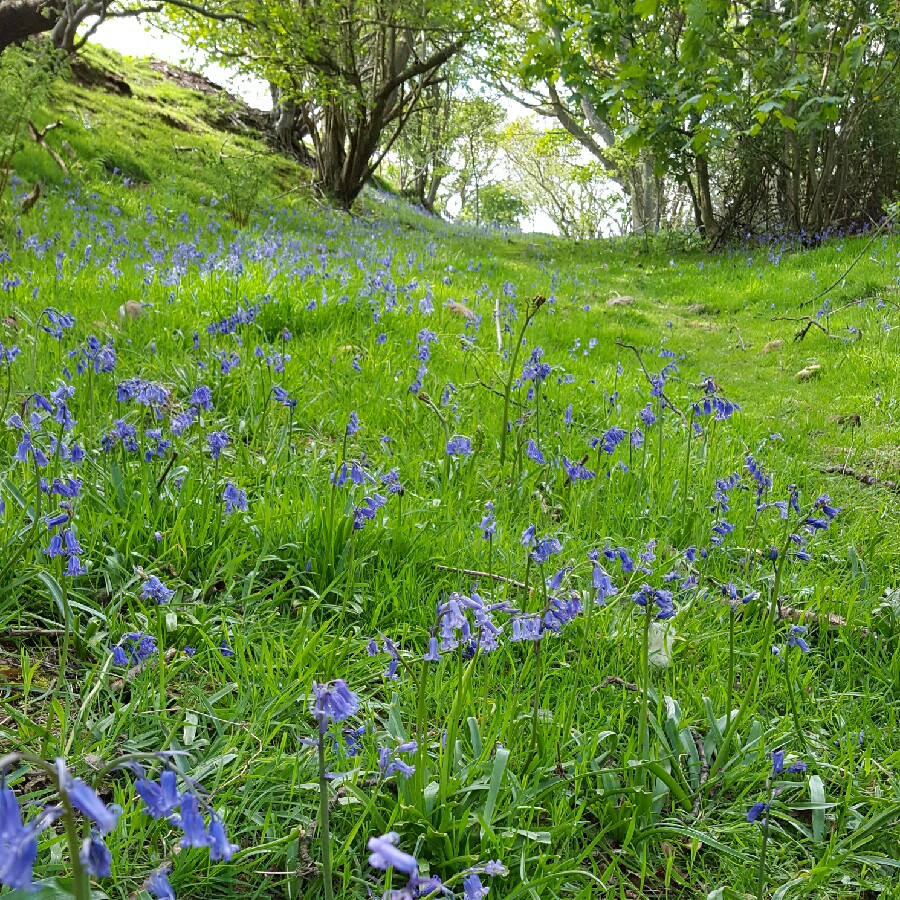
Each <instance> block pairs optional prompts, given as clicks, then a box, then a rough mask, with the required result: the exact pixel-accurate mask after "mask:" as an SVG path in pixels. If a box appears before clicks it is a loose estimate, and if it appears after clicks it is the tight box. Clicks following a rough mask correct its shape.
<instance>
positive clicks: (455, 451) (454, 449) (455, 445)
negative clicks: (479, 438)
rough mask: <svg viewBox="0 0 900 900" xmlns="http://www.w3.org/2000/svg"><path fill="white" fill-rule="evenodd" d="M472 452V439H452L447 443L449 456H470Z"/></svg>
mask: <svg viewBox="0 0 900 900" xmlns="http://www.w3.org/2000/svg"><path fill="white" fill-rule="evenodd" d="M472 452H473V451H472V440H471V438H467V437H452V438H450V440H449V441H447V455H448V456H470V455H471V454H472Z"/></svg>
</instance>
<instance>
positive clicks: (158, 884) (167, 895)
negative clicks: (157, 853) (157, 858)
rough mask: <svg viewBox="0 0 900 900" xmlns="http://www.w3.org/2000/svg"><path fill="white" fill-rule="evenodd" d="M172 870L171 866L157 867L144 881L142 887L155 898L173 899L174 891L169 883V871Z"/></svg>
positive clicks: (159, 899) (161, 899)
mask: <svg viewBox="0 0 900 900" xmlns="http://www.w3.org/2000/svg"><path fill="white" fill-rule="evenodd" d="M171 871H172V867H171V866H164V867H163V868H161V869H157V870H156V871H155V872H154V873H153V874H152V875H151V876H150V877H149V878H148V879H147V881H146V882H145V883H144V888H145V889H146V890H147V893H149V894H150V895H151V896H153V897H156V900H175V891H174V890H173V889H172V885H171V884H169V878H168V875H169V872H171Z"/></svg>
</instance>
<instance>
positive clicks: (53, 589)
mask: <svg viewBox="0 0 900 900" xmlns="http://www.w3.org/2000/svg"><path fill="white" fill-rule="evenodd" d="M37 577H38V578H40V580H41V581H43V582H44V584H45V585H46V586H47V590H48V591H50V596H51V597H52V598H53V602H54V603H55V604H56V608H57V609H58V610H59V614H60V616H61V618H62V621H63V624H64V625H65V626H66V628H67V629H69V630H71V628H72V613H71V611H69V612H68V614H67V612H66V597H65V594H63V589H62V588H61V587H60V586H59V582H58V581H57V580H56V579H55V578H54V577H53V576H52V575H51V574H50V573H49V572H47V571H44V570H41V571H40V572H38V573H37Z"/></svg>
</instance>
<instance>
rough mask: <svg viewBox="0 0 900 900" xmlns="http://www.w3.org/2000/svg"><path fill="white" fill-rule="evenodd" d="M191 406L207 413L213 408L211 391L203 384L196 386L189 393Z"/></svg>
mask: <svg viewBox="0 0 900 900" xmlns="http://www.w3.org/2000/svg"><path fill="white" fill-rule="evenodd" d="M191 405H192V406H195V407H196V408H197V409H204V410H206V411H207V412H209V411H210V410H211V409H212V408H213V399H212V391H211V390H210V389H209V388H208V387H207V386H206V385H205V384H198V385H197V387H195V388H194V390H193V391H191Z"/></svg>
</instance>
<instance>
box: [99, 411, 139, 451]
mask: <svg viewBox="0 0 900 900" xmlns="http://www.w3.org/2000/svg"><path fill="white" fill-rule="evenodd" d="M119 443H121V444H122V446H123V447H124V448H125V449H126V450H127V451H128V452H129V453H137V451H138V450H139V449H140V448H139V447H138V442H137V431H136V430H135V427H134V425H129V424H128V423H127V422H126V421H125V420H124V419H116V421H115V422H113V429H112V431H111V432H109V434H106V435H104V436H103V438H101V441H100V445H101V446H102V447H103V450H104V451H105V452H106V453H110V452H111V451H112V450H113V448H114V447H115V446H116V444H119Z"/></svg>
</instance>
